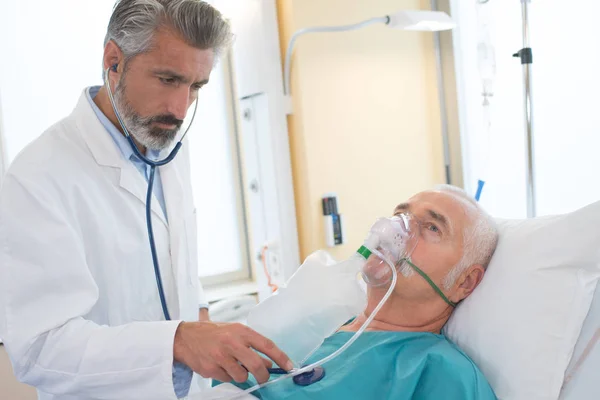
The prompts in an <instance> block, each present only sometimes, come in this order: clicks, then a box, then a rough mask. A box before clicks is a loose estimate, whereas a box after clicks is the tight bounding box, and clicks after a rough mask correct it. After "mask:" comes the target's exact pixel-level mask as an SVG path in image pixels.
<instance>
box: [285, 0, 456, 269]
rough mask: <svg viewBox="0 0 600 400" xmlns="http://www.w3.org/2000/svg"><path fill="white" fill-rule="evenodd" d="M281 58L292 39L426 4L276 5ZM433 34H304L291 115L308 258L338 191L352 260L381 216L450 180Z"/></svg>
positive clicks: (338, 251)
mask: <svg viewBox="0 0 600 400" xmlns="http://www.w3.org/2000/svg"><path fill="white" fill-rule="evenodd" d="M277 4H278V13H279V23H280V34H281V36H282V54H283V55H285V47H286V46H287V42H288V39H289V37H290V36H291V34H292V33H293V32H294V31H295V30H297V29H300V28H304V27H308V26H315V25H335V24H348V23H354V22H358V21H362V20H364V19H367V18H371V17H376V16H382V15H386V14H388V13H392V12H394V11H397V10H401V9H429V2H428V1H418V0H369V1H364V0H325V1H324V0H278V3H277ZM435 77H436V75H435V61H434V47H433V36H432V34H431V33H425V32H408V31H401V30H394V29H390V28H387V27H385V26H384V25H376V26H371V27H367V28H364V29H362V30H359V31H354V32H344V33H318V34H312V35H306V36H303V37H301V38H300V39H299V40H298V41H297V43H296V49H295V51H294V57H293V61H292V97H293V105H294V114H293V115H292V116H290V117H289V120H288V122H289V129H290V146H291V152H292V164H293V172H294V187H295V196H296V206H297V218H298V229H299V238H300V251H301V256H302V258H304V257H306V256H307V255H308V254H309V253H310V252H312V251H314V250H317V249H319V248H323V247H324V246H325V244H324V233H323V218H322V212H321V203H320V199H321V196H322V195H323V194H324V193H326V192H336V193H337V195H338V198H339V202H340V212H341V213H343V214H344V219H345V224H346V234H347V236H346V244H345V245H343V246H338V247H337V248H335V249H332V250H331V253H332V254H333V255H334V256H336V257H338V258H345V257H347V256H349V255H350V254H351V252H352V251H353V250H355V249H356V248H357V247H358V246H359V245H360V244H361V243H362V240H363V238H364V235H365V233H366V231H367V230H368V228H369V226H370V225H371V224H372V222H373V221H374V219H375V218H377V217H378V216H385V215H389V214H390V213H391V211H392V210H393V208H394V207H395V205H396V204H397V203H399V202H401V201H403V200H405V199H406V198H407V197H408V196H410V195H411V194H413V193H415V192H418V191H420V190H423V189H427V188H429V187H431V186H432V185H434V184H436V183H442V182H443V180H444V171H443V151H442V139H441V133H440V116H439V103H438V97H437V89H436V80H435Z"/></svg>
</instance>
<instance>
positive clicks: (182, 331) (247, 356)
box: [173, 322, 293, 383]
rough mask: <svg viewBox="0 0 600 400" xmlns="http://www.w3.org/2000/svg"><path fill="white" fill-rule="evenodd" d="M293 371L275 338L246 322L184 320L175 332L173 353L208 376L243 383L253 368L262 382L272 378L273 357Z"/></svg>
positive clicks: (283, 366) (282, 365)
mask: <svg viewBox="0 0 600 400" xmlns="http://www.w3.org/2000/svg"><path fill="white" fill-rule="evenodd" d="M254 350H257V351H259V352H261V353H263V354H265V355H266V356H267V357H269V358H271V359H272V360H273V361H275V362H276V363H277V364H278V365H279V366H280V367H281V368H283V369H285V370H286V371H289V370H291V369H292V368H293V364H292V362H291V361H290V359H289V358H288V356H286V355H285V354H284V353H283V352H282V351H281V350H280V349H279V348H277V346H275V344H274V343H273V341H271V340H269V339H267V338H265V337H264V336H262V335H260V334H258V333H257V332H255V331H254V330H252V329H250V328H248V327H247V326H244V325H242V324H224V323H213V322H182V323H181V324H180V325H179V327H178V328H177V332H176V333H175V343H174V345H173V357H174V359H175V361H178V362H181V363H183V364H185V365H187V366H188V367H190V368H191V369H192V370H193V371H194V372H196V373H198V374H200V375H202V376H203V377H205V378H213V379H217V380H219V381H221V382H231V381H232V380H234V381H236V382H238V383H243V382H245V381H246V380H247V379H248V372H250V373H251V374H252V375H254V377H255V378H256V380H257V381H258V382H259V383H263V382H266V381H268V380H269V372H268V371H267V368H270V367H271V366H272V363H271V361H269V360H267V359H265V358H263V357H261V356H259V355H258V354H257V353H256V352H255V351H254Z"/></svg>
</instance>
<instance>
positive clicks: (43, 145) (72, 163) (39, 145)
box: [7, 117, 90, 183]
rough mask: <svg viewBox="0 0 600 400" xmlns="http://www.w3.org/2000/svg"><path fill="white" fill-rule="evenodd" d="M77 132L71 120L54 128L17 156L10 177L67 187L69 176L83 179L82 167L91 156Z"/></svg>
mask: <svg viewBox="0 0 600 400" xmlns="http://www.w3.org/2000/svg"><path fill="white" fill-rule="evenodd" d="M77 129H78V128H77V126H76V124H75V121H73V120H72V119H70V118H69V117H67V118H64V119H62V120H60V121H58V122H57V123H55V124H54V125H52V126H50V127H49V128H48V129H46V130H45V131H44V132H43V133H42V134H41V135H40V136H38V137H37V138H36V139H34V140H33V141H32V142H31V143H29V144H28V145H27V146H25V147H24V148H23V149H22V150H21V151H20V152H19V153H18V154H17V156H16V157H15V159H14V160H13V162H12V163H11V164H10V166H9V168H8V171H7V175H9V176H11V177H12V178H16V179H17V180H25V181H28V182H29V183H35V182H37V181H40V180H41V181H45V182H46V183H47V182H48V181H54V180H56V181H60V182H62V183H66V182H65V181H68V177H69V175H74V176H77V175H80V172H81V167H82V165H81V164H82V162H85V159H86V158H87V159H89V158H90V154H89V151H88V150H87V149H86V147H85V142H84V141H83V140H82V139H81V135H79V134H78V132H77ZM86 153H87V154H86Z"/></svg>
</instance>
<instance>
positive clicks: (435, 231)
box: [422, 222, 442, 241]
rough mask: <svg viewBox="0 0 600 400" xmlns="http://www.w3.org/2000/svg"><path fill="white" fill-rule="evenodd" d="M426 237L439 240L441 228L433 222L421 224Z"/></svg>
mask: <svg viewBox="0 0 600 400" xmlns="http://www.w3.org/2000/svg"><path fill="white" fill-rule="evenodd" d="M422 228H424V233H423V235H425V237H426V239H428V240H430V241H439V240H440V238H441V236H442V230H441V229H440V228H439V227H438V226H437V225H436V224H434V223H433V222H427V223H425V224H424V225H423V227H422Z"/></svg>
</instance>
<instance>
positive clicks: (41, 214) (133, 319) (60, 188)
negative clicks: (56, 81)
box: [0, 0, 291, 400]
mask: <svg viewBox="0 0 600 400" xmlns="http://www.w3.org/2000/svg"><path fill="white" fill-rule="evenodd" d="M231 36H232V35H231V31H230V27H229V26H228V24H227V23H226V22H225V21H224V19H223V18H222V16H221V15H220V13H219V12H218V11H217V10H215V9H214V8H213V7H212V6H210V5H209V4H207V3H204V2H202V1H200V0H121V1H119V2H118V3H117V4H116V6H115V9H114V11H113V15H112V17H111V20H110V23H109V26H108V33H107V36H106V41H105V49H104V57H103V65H104V70H105V73H106V75H105V76H106V79H108V80H109V83H110V88H112V90H113V92H112V93H113V94H114V105H115V108H116V109H117V110H118V112H119V114H120V115H121V117H122V120H123V123H124V125H125V127H126V128H127V130H128V131H129V132H130V134H131V135H132V138H133V139H134V141H135V144H136V145H137V147H138V149H139V151H140V152H141V153H142V154H145V156H146V157H148V158H151V159H163V158H164V157H166V156H167V155H168V154H169V152H170V150H171V149H172V148H173V147H174V145H175V143H176V141H177V140H178V139H179V138H180V137H181V134H182V133H181V132H180V129H179V128H180V127H181V126H182V123H183V120H184V118H185V116H186V113H187V111H188V109H189V108H190V106H191V105H192V104H194V102H195V100H196V97H197V95H198V91H199V90H200V89H201V87H202V86H203V85H205V84H206V83H207V82H208V79H209V76H210V72H211V70H212V68H213V65H214V62H215V61H214V60H215V58H216V56H217V55H218V53H219V52H220V51H222V50H223V48H224V47H226V46H227V45H228V43H229V42H230V40H231ZM66 74H68V72H66ZM65 79H68V77H67V76H66V77H65ZM108 90H109V89H108V87H107V85H106V84H105V85H104V86H102V87H91V88H86V89H85V90H83V93H82V95H81V97H80V99H79V101H78V103H77V105H76V106H75V109H74V111H73V113H72V114H71V115H70V116H68V117H66V118H65V119H63V120H62V121H60V122H58V123H57V124H55V125H54V126H52V127H50V128H49V129H48V130H47V131H46V132H44V133H43V134H42V135H41V136H40V137H39V138H38V139H37V140H36V141H34V142H33V143H32V144H31V145H29V146H28V147H27V148H26V149H25V150H24V151H22V152H21V154H20V155H19V156H18V157H17V159H16V160H15V161H14V163H13V164H12V165H11V168H10V169H9V171H8V172H7V174H6V176H5V178H4V184H3V187H2V190H1V192H0V337H1V338H2V339H3V340H4V343H5V346H6V349H7V351H8V354H9V356H10V358H11V361H12V365H13V369H14V371H15V374H16V376H17V378H18V379H19V380H20V381H22V382H25V383H28V384H30V385H32V386H35V387H36V388H37V389H38V393H39V398H40V399H42V400H50V399H53V400H59V399H60V400H75V399H77V400H85V399H115V400H116V399H118V400H125V399H128V400H130V399H144V400H149V399H161V400H163V399H175V398H183V397H185V396H187V395H188V393H189V390H190V387H191V386H192V385H191V381H192V375H193V372H192V371H195V372H196V373H197V374H198V375H199V376H202V377H204V378H215V379H219V380H220V381H231V380H235V381H237V382H243V381H245V380H246V379H247V376H248V371H249V372H250V373H252V374H253V375H255V377H257V379H258V380H259V381H261V382H264V381H266V380H267V379H268V372H267V367H268V366H270V365H271V364H272V363H271V362H270V361H269V360H267V359H265V358H262V357H259V356H258V355H257V353H256V352H255V351H254V350H258V351H260V352H262V353H263V354H265V355H266V356H268V357H269V358H270V359H271V360H273V361H275V362H276V363H277V364H278V365H279V366H280V367H282V368H284V369H288V370H289V369H291V363H290V362H289V359H288V358H287V356H286V355H285V354H283V353H282V352H281V351H280V350H279V349H278V348H277V347H275V346H274V344H273V343H272V342H271V341H269V340H268V339H266V338H264V337H262V336H260V335H259V334H257V333H256V332H254V331H252V330H250V329H249V328H247V327H245V326H242V325H238V324H215V323H212V322H210V321H208V313H207V310H206V309H203V308H205V307H207V305H206V302H205V301H204V300H203V297H202V294H201V293H202V289H201V287H200V284H199V282H198V254H197V247H196V213H195V209H194V203H193V199H192V191H191V182H190V170H189V157H190V156H193V155H190V154H189V153H188V152H187V148H186V145H185V141H184V144H183V147H182V149H181V151H180V152H179V153H178V155H177V156H176V157H175V159H174V160H173V161H172V162H170V163H169V164H166V165H165V166H162V167H160V168H158V169H157V171H158V172H157V175H156V176H155V186H154V190H153V201H152V208H151V210H152V217H151V218H152V222H153V228H154V236H155V241H156V249H157V255H158V261H159V266H160V273H161V276H162V282H163V286H164V293H165V299H166V305H167V308H168V311H169V314H170V316H171V320H166V318H165V315H164V313H163V309H162V308H161V304H162V303H161V301H160V298H159V294H158V289H157V279H156V277H155V273H154V268H153V260H152V256H151V252H150V246H149V242H148V236H147V227H146V218H145V211H146V189H147V185H148V176H149V175H148V174H149V169H150V168H149V167H148V165H146V164H144V162H142V160H140V158H139V157H137V156H136V155H135V153H134V152H133V150H132V147H131V146H130V144H129V142H128V141H127V140H126V139H125V136H124V135H123V128H122V126H121V125H120V123H119V121H118V119H117V117H116V114H115V112H114V108H113V104H112V103H111V101H110V98H109V96H108ZM209 192H210V188H207V195H210V193H209ZM199 319H200V320H201V321H199ZM184 321H185V322H184ZM194 386H195V385H194Z"/></svg>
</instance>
